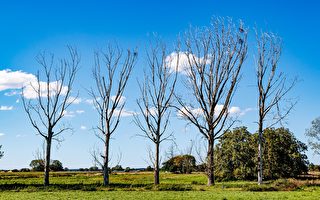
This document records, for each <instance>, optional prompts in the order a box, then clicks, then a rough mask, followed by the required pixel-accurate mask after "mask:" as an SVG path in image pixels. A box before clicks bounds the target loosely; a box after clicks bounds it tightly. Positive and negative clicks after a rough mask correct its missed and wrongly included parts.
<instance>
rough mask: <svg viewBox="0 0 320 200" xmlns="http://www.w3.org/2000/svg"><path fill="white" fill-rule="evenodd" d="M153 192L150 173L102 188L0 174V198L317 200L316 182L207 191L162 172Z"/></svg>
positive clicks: (229, 185) (220, 186) (70, 176)
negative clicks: (47, 182) (45, 183)
mask: <svg viewBox="0 0 320 200" xmlns="http://www.w3.org/2000/svg"><path fill="white" fill-rule="evenodd" d="M160 178H161V179H160V181H161V184H160V185H159V186H157V187H154V186H153V184H152V182H153V175H152V173H119V174H112V175H111V176H110V181H111V183H112V184H111V185H110V186H108V187H103V186H102V185H101V183H102V177H101V174H100V173H94V172H92V173H78V172H56V173H52V174H51V177H50V180H51V184H52V185H51V186H49V187H43V186H42V173H34V172H18V173H10V172H6V173H0V199H46V200H49V199H198V200H199V199H300V200H301V199H319V196H320V186H319V185H320V181H319V180H309V181H308V180H304V181H302V180H295V179H289V180H277V181H273V182H268V183H266V184H265V185H263V186H261V187H259V186H257V185H256V183H255V182H249V181H230V182H218V183H217V184H216V185H215V186H213V187H207V186H206V185H205V184H206V177H205V175H204V174H197V173H196V174H188V175H182V174H171V173H162V174H161V176H160Z"/></svg>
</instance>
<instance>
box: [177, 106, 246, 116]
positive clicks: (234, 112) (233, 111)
mask: <svg viewBox="0 0 320 200" xmlns="http://www.w3.org/2000/svg"><path fill="white" fill-rule="evenodd" d="M222 109H223V105H221V104H218V105H217V106H216V108H215V112H214V115H215V116H216V117H217V116H218V115H219V114H220V112H221V111H222ZM251 110H252V108H247V109H245V110H242V109H241V108H240V107H237V106H232V107H230V108H229V111H228V112H229V114H230V115H231V116H243V115H245V114H246V113H247V112H249V111H251ZM187 111H189V112H191V113H192V114H193V115H194V116H195V117H200V116H201V115H203V111H202V109H201V108H190V107H188V108H183V109H182V111H178V113H177V116H178V117H184V115H183V113H185V114H187V113H188V112H187Z"/></svg>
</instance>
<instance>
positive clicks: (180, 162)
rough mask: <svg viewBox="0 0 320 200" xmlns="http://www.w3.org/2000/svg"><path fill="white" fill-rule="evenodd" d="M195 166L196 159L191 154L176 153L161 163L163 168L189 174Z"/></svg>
mask: <svg viewBox="0 0 320 200" xmlns="http://www.w3.org/2000/svg"><path fill="white" fill-rule="evenodd" d="M195 167H196V159H195V158H194V157H193V156H192V155H178V156H175V157H173V158H171V159H169V160H168V161H166V162H164V163H163V168H162V169H163V170H166V171H170V172H179V173H181V174H190V173H191V172H192V171H193V170H194V169H195Z"/></svg>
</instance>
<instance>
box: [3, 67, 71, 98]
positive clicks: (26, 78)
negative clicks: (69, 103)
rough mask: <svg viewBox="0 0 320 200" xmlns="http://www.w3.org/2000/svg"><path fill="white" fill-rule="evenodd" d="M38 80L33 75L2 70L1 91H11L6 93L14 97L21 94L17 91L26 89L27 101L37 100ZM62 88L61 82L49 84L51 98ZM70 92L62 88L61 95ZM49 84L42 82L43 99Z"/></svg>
mask: <svg viewBox="0 0 320 200" xmlns="http://www.w3.org/2000/svg"><path fill="white" fill-rule="evenodd" d="M38 87H39V85H38V80H37V77H36V76H35V75H33V74H29V73H26V72H23V71H21V70H19V71H12V70H10V69H5V70H0V91H3V90H9V89H11V90H12V91H9V92H6V93H5V95H6V96H13V95H19V94H21V92H20V91H17V90H16V89H21V88H24V91H23V92H24V94H23V95H24V97H26V98H27V99H34V98H37V92H36V91H35V90H38ZM60 87H61V81H53V82H50V83H49V94H50V95H51V96H53V95H55V94H56V93H57V91H58V89H59V88H60ZM67 90H68V87H67V86H62V91H61V95H65V94H66V92H67ZM47 94H48V92H47V83H46V82H42V81H40V95H41V97H45V96H47Z"/></svg>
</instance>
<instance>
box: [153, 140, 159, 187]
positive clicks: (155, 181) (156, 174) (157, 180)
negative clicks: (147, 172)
mask: <svg viewBox="0 0 320 200" xmlns="http://www.w3.org/2000/svg"><path fill="white" fill-rule="evenodd" d="M159 146H160V145H159V142H157V143H156V160H155V166H154V184H155V185H158V184H159V183H160V181H159Z"/></svg>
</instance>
